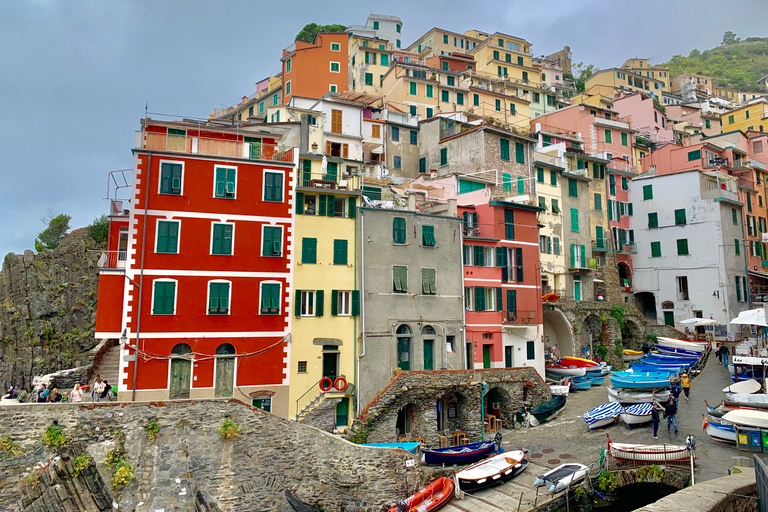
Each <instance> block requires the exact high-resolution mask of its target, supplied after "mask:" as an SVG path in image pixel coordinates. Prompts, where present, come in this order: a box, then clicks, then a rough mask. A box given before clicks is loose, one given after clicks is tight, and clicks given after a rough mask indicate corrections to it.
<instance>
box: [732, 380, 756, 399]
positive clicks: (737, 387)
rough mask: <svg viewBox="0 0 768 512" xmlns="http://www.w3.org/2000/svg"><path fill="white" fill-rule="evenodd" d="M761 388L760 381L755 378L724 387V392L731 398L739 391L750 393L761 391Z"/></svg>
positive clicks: (740, 392) (739, 392)
mask: <svg viewBox="0 0 768 512" xmlns="http://www.w3.org/2000/svg"><path fill="white" fill-rule="evenodd" d="M761 388H762V386H761V385H760V382H758V381H756V380H755V379H749V380H742V381H739V382H735V383H733V384H731V385H730V386H728V387H727V388H723V393H725V396H726V397H728V398H730V397H731V395H734V394H737V393H738V394H748V395H751V394H754V393H759V392H760V389H761Z"/></svg>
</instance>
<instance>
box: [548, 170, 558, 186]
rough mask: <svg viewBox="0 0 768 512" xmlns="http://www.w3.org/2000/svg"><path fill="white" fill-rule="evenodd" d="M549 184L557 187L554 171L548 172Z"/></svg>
mask: <svg viewBox="0 0 768 512" xmlns="http://www.w3.org/2000/svg"><path fill="white" fill-rule="evenodd" d="M549 183H550V184H551V185H552V186H553V187H556V186H557V173H556V172H555V171H549Z"/></svg>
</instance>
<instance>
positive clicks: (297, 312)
mask: <svg viewBox="0 0 768 512" xmlns="http://www.w3.org/2000/svg"><path fill="white" fill-rule="evenodd" d="M293 293H294V294H295V295H294V297H293V316H301V290H294V292H293ZM263 294H264V292H263V291H262V295H263ZM263 303H264V299H263V298H262V304H263ZM262 308H263V306H262Z"/></svg>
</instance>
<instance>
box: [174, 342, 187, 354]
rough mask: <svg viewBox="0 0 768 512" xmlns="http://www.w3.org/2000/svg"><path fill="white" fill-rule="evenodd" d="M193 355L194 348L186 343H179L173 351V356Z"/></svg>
mask: <svg viewBox="0 0 768 512" xmlns="http://www.w3.org/2000/svg"><path fill="white" fill-rule="evenodd" d="M191 353H192V347H190V346H189V345H187V344H186V343H179V344H177V345H176V346H175V347H173V349H172V350H171V355H172V356H183V355H186V354H191Z"/></svg>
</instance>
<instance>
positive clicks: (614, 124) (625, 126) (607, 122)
mask: <svg viewBox="0 0 768 512" xmlns="http://www.w3.org/2000/svg"><path fill="white" fill-rule="evenodd" d="M594 123H595V124H596V125H598V126H607V127H609V128H618V129H619V130H629V129H630V126H629V123H622V122H621V121H614V120H613V119H600V118H599V117H596V118H595V121H594Z"/></svg>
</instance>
